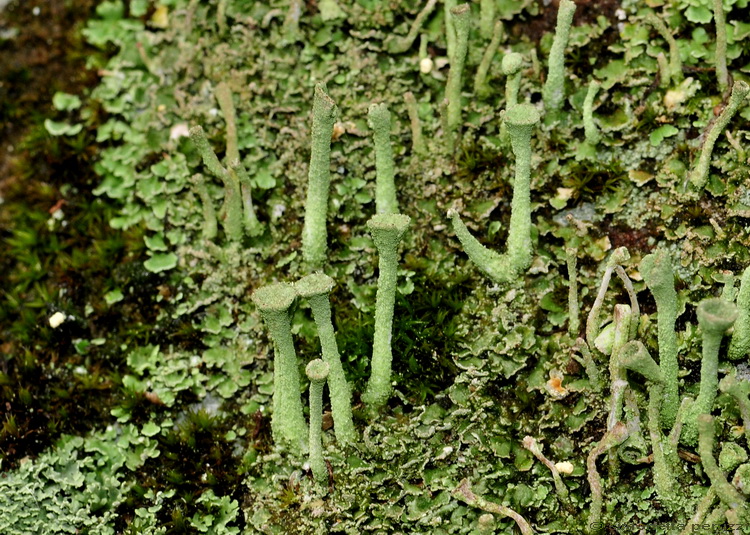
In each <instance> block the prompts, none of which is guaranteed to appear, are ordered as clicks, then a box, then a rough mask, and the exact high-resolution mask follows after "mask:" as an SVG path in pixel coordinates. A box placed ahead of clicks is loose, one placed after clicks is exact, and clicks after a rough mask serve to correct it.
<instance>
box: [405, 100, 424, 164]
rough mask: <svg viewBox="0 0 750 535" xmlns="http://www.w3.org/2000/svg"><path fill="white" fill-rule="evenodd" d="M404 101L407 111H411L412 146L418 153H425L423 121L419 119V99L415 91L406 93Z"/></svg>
mask: <svg viewBox="0 0 750 535" xmlns="http://www.w3.org/2000/svg"><path fill="white" fill-rule="evenodd" d="M404 102H406V111H407V112H408V113H409V124H410V126H411V147H412V149H413V150H414V152H415V153H417V154H425V153H426V152H427V147H425V144H424V139H423V138H422V122H421V121H420V120H419V111H418V110H417V101H416V99H415V98H414V93H412V92H411V91H407V92H406V93H404Z"/></svg>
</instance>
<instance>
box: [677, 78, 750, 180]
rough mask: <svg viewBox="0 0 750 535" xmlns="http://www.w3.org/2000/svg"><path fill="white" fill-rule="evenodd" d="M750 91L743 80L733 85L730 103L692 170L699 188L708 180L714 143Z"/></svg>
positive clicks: (709, 133)
mask: <svg viewBox="0 0 750 535" xmlns="http://www.w3.org/2000/svg"><path fill="white" fill-rule="evenodd" d="M748 93H750V85H748V84H747V82H744V81H742V80H740V81H738V82H735V83H734V85H733V86H732V94H731V95H730V96H729V103H728V104H727V106H726V107H725V108H724V110H723V111H722V112H721V115H719V116H718V117H717V118H716V122H714V124H713V126H712V127H711V130H709V131H708V134H707V135H706V139H705V141H704V142H703V147H702V148H701V155H700V157H699V158H698V161H697V162H696V164H695V165H694V167H693V169H692V170H691V171H690V183H691V184H692V185H693V186H694V187H695V188H696V189H698V190H701V189H703V188H704V186H705V185H706V182H708V167H709V165H710V164H711V155H712V154H713V151H714V145H715V144H716V140H717V139H719V135H720V134H721V133H722V132H723V131H724V129H725V128H726V127H727V125H728V124H729V121H731V120H732V117H734V114H735V113H737V110H739V109H740V106H741V105H742V103H743V102H744V101H745V97H747V94H748Z"/></svg>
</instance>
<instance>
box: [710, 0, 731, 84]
mask: <svg viewBox="0 0 750 535" xmlns="http://www.w3.org/2000/svg"><path fill="white" fill-rule="evenodd" d="M713 7H714V22H715V23H716V53H715V54H714V59H715V62H716V80H717V81H718V82H719V89H721V92H722V93H723V92H725V91H726V90H727V89H729V71H728V70H727V22H726V19H725V17H724V2H723V1H722V0H713Z"/></svg>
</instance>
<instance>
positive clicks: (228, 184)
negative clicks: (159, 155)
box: [190, 126, 242, 241]
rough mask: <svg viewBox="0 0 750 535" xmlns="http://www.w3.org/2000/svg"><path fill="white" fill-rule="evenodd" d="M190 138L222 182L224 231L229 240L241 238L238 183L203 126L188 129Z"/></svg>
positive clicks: (205, 162)
mask: <svg viewBox="0 0 750 535" xmlns="http://www.w3.org/2000/svg"><path fill="white" fill-rule="evenodd" d="M190 138H191V139H192V140H193V143H194V144H195V146H196V148H197V149H198V153H199V154H200V155H201V158H202V159H203V164H204V165H205V166H206V167H207V168H208V170H209V171H210V172H211V174H213V175H214V176H215V177H216V178H218V179H220V180H221V181H222V182H223V183H224V208H223V210H222V214H223V218H224V221H223V223H224V232H226V234H227V237H228V238H229V239H230V240H231V241H239V240H241V239H242V199H241V198H240V185H239V182H238V181H237V180H234V179H233V178H232V176H231V175H230V174H229V172H228V171H227V170H226V169H224V167H223V166H222V165H221V163H220V162H219V158H217V157H216V153H215V152H214V150H213V149H212V148H211V145H209V143H208V139H206V134H205V133H204V132H203V128H201V127H200V126H195V127H193V128H191V129H190Z"/></svg>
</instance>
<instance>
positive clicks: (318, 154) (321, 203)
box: [302, 84, 338, 269]
mask: <svg viewBox="0 0 750 535" xmlns="http://www.w3.org/2000/svg"><path fill="white" fill-rule="evenodd" d="M337 113H338V108H337V107H336V104H335V103H334V102H333V100H332V99H331V97H329V96H328V94H327V93H326V87H325V85H324V84H317V85H316V86H315V97H314V100H313V111H312V114H313V124H312V136H311V137H312V140H311V147H310V168H309V171H308V175H307V200H306V202H305V224H304V228H303V230H302V256H303V258H304V259H305V262H307V264H308V266H309V267H310V268H313V269H314V268H318V267H320V266H322V265H323V262H325V259H326V250H327V248H328V243H327V242H328V232H327V230H326V221H327V216H328V193H329V189H330V187H331V169H330V166H331V135H332V133H333V124H334V122H335V121H336V115H337Z"/></svg>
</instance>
